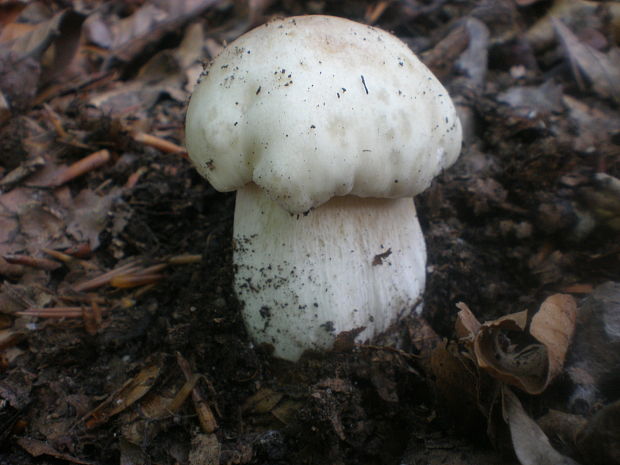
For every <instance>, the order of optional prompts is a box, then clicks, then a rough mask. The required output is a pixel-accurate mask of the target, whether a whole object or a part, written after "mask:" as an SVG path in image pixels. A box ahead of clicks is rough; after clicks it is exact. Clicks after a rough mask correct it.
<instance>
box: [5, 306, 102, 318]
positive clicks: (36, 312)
mask: <svg viewBox="0 0 620 465" xmlns="http://www.w3.org/2000/svg"><path fill="white" fill-rule="evenodd" d="M97 308H98V310H97V311H98V312H99V313H101V312H105V311H108V310H109V308H107V307H97ZM84 311H85V307H44V308H37V307H31V308H28V309H26V310H24V311H22V312H16V313H15V314H16V315H19V316H33V317H38V318H82V317H83V316H84Z"/></svg>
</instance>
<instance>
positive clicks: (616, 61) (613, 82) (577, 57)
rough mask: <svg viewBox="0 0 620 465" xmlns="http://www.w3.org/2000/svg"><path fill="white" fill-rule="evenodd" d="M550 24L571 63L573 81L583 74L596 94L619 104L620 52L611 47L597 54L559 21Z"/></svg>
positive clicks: (596, 51) (554, 20)
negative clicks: (573, 75) (605, 51)
mask: <svg viewBox="0 0 620 465" xmlns="http://www.w3.org/2000/svg"><path fill="white" fill-rule="evenodd" d="M552 24H553V27H554V29H555V31H556V33H557V34H558V36H559V37H560V40H561V43H562V46H563V48H564V52H565V53H566V55H567V56H568V58H569V60H570V62H571V65H572V68H573V74H575V79H577V81H578V82H579V80H580V76H581V75H580V73H583V75H584V76H586V77H587V78H588V80H589V81H590V83H591V84H592V88H593V89H594V91H595V92H596V93H597V94H599V95H600V96H601V97H603V98H613V99H614V100H615V101H616V102H620V89H619V87H618V83H619V82H620V51H618V49H617V48H615V47H612V48H611V49H610V51H609V52H608V53H607V54H605V53H602V52H599V51H598V50H596V49H595V48H593V47H591V46H589V45H587V44H584V43H582V42H581V41H580V40H579V39H578V38H577V36H575V34H573V33H572V32H571V31H570V29H569V28H568V27H566V26H565V25H564V24H562V22H561V21H559V20H557V19H553V20H552Z"/></svg>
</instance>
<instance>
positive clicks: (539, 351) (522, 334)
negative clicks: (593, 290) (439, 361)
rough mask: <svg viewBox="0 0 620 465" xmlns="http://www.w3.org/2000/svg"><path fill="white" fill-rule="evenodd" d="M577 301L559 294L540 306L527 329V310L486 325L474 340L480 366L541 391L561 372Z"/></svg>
mask: <svg viewBox="0 0 620 465" xmlns="http://www.w3.org/2000/svg"><path fill="white" fill-rule="evenodd" d="M576 315H577V305H576V303H575V300H574V299H573V298H572V297H571V296H568V295H564V294H555V295H553V296H551V297H549V298H547V300H545V302H543V304H542V305H541V307H540V310H539V312H538V313H537V314H536V315H535V316H534V318H533V319H532V324H531V326H530V332H526V326H527V312H526V311H523V312H519V313H514V314H511V315H507V316H504V317H502V318H499V319H497V320H494V321H491V322H487V323H485V324H483V325H482V327H481V329H480V331H479V332H478V335H477V336H476V339H475V341H474V353H475V355H476V360H477V362H478V365H479V366H480V368H482V369H484V370H485V371H487V372H488V373H489V374H490V375H491V376H493V377H495V378H497V379H499V380H500V381H502V382H504V383H507V384H510V385H512V386H516V387H518V388H520V389H522V390H524V391H525V392H527V393H529V394H540V393H541V392H543V391H544V390H545V389H546V388H547V386H548V385H549V383H550V382H551V381H552V380H553V379H554V378H555V377H556V376H557V375H558V374H559V373H560V372H561V370H562V366H563V364H564V358H565V356H566V351H567V349H568V345H569V343H570V340H571V337H572V335H573V332H574V328H575V319H576Z"/></svg>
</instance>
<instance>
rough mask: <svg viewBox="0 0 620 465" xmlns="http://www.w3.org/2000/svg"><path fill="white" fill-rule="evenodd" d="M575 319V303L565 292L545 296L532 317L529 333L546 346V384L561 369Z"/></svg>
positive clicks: (573, 329)
mask: <svg viewBox="0 0 620 465" xmlns="http://www.w3.org/2000/svg"><path fill="white" fill-rule="evenodd" d="M576 319H577V303H576V302H575V299H573V298H572V297H571V296H570V295H567V294H555V295H552V296H551V297H549V298H547V299H546V300H545V301H544V302H543V304H542V305H541V306H540V309H539V310H538V313H536V315H534V317H533V318H532V322H531V324H530V334H531V335H532V336H534V337H535V338H536V340H538V341H539V342H541V343H542V344H543V345H544V346H545V347H546V348H547V354H548V357H549V371H548V373H547V383H546V384H548V383H549V382H550V381H551V380H552V379H554V378H555V377H556V376H557V375H559V374H560V372H561V371H562V367H563V366H564V359H565V358H566V351H567V350H568V346H569V344H570V341H571V339H572V337H573V333H574V332H575V321H576ZM545 387H546V385H545Z"/></svg>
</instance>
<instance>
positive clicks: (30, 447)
mask: <svg viewBox="0 0 620 465" xmlns="http://www.w3.org/2000/svg"><path fill="white" fill-rule="evenodd" d="M17 444H19V445H20V446H21V447H22V448H23V449H24V450H25V451H26V452H28V453H29V454H30V455H32V456H33V457H39V456H41V455H49V456H50V457H54V458H56V459H59V460H63V461H65V462H70V463H77V464H80V465H91V464H93V462H88V461H86V460H82V459H78V458H77V457H73V456H72V455H69V454H63V453H62V452H58V451H57V450H56V449H54V448H53V447H52V446H50V445H49V444H47V443H46V442H43V441H39V440H38V439H32V438H19V439H17Z"/></svg>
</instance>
